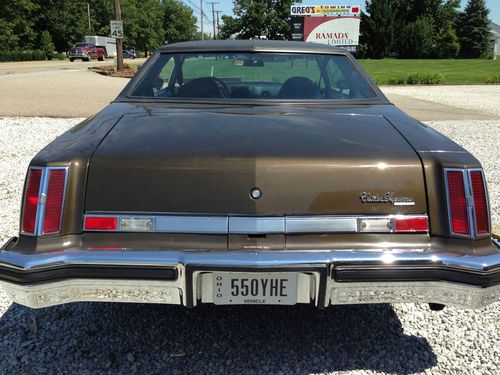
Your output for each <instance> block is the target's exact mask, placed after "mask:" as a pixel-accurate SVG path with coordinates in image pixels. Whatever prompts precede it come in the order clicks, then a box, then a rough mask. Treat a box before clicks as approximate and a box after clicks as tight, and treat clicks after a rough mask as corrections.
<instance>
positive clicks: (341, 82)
mask: <svg viewBox="0 0 500 375" xmlns="http://www.w3.org/2000/svg"><path fill="white" fill-rule="evenodd" d="M327 70H328V78H330V86H331V88H332V89H333V90H335V91H337V92H339V93H342V94H343V95H345V96H349V95H350V94H351V88H350V86H351V85H350V84H349V80H348V79H347V77H346V76H345V75H344V72H343V71H342V70H341V69H340V66H339V64H338V63H337V61H335V59H329V62H328V65H327Z"/></svg>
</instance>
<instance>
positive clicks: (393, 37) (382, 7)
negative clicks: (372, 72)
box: [358, 0, 492, 58]
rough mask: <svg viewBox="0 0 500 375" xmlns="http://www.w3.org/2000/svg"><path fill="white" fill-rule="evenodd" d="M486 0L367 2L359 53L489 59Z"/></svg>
mask: <svg viewBox="0 0 500 375" xmlns="http://www.w3.org/2000/svg"><path fill="white" fill-rule="evenodd" d="M488 13H489V10H488V8H487V7H486V4H485V1H484V0H469V1H468V2H467V5H466V6H465V8H464V10H463V11H460V0H445V1H443V0H418V1H415V0H367V1H366V13H363V14H362V16H361V17H362V18H361V29H360V31H361V36H360V46H359V51H358V55H360V56H361V57H370V58H383V57H388V56H398V57H401V58H455V57H462V58H478V57H490V56H489V55H490V54H491V53H492V44H491V42H490V32H489V19H488Z"/></svg>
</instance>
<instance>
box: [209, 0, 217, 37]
mask: <svg viewBox="0 0 500 375" xmlns="http://www.w3.org/2000/svg"><path fill="white" fill-rule="evenodd" d="M207 4H210V5H212V26H213V29H214V39H217V32H216V31H215V4H219V2H218V1H207Z"/></svg>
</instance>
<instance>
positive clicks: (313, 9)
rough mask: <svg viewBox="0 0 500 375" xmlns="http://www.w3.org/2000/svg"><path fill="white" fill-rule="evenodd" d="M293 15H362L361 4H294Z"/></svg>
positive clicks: (292, 7) (291, 8) (291, 11)
mask: <svg viewBox="0 0 500 375" xmlns="http://www.w3.org/2000/svg"><path fill="white" fill-rule="evenodd" d="M290 13H291V15H292V16H344V17H345V16H358V17H359V16H360V15H361V8H360V6H359V5H297V4H296V5H292V6H291V7H290Z"/></svg>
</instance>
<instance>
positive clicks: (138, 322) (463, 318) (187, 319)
mask: <svg viewBox="0 0 500 375" xmlns="http://www.w3.org/2000/svg"><path fill="white" fill-rule="evenodd" d="M77 122H78V120H77V119H65V120H61V119H48V118H0V150H1V154H0V242H4V241H5V240H6V239H7V238H8V237H10V236H12V235H15V234H17V228H18V215H19V202H20V196H21V189H22V183H23V179H24V173H25V169H26V166H27V165H28V163H29V160H30V158H31V157H32V156H33V155H34V154H35V152H36V151H37V150H38V149H40V148H41V147H43V146H44V145H45V144H46V143H47V142H48V141H49V140H51V139H53V138H54V137H56V136H57V134H59V133H62V132H63V131H64V130H66V129H68V128H69V127H70V126H71V125H73V124H74V123H77ZM431 125H432V126H434V127H435V128H436V129H438V130H439V131H441V132H443V133H445V134H446V135H448V136H450V137H452V138H453V139H455V140H456V141H457V142H458V143H460V144H462V145H464V146H465V147H466V148H467V149H468V150H469V151H471V152H473V153H474V154H475V155H476V156H477V157H478V158H479V159H480V160H481V161H482V163H483V165H484V167H485V169H486V174H487V178H488V181H489V184H490V185H489V187H490V197H491V201H492V203H494V205H493V207H492V211H493V214H494V220H495V222H496V223H497V224H498V223H499V222H500V220H499V219H500V218H499V213H500V208H499V206H498V202H500V190H499V187H500V184H499V182H500V181H499V179H500V165H499V164H498V163H499V160H500V154H499V150H498V146H497V142H498V139H500V121H498V122H491V121H490V122H485V121H476V122H467V123H461V124H460V123H456V122H453V123H451V122H439V123H437V122H436V123H432V124H431ZM465 126H466V128H465ZM41 134H42V135H41ZM499 308H500V303H496V304H494V305H491V306H489V307H487V308H484V309H481V310H460V309H455V308H447V309H445V310H444V311H441V312H431V311H430V310H429V309H428V307H427V305H424V304H400V305H388V304H384V305H372V306H362V305H360V306H338V307H332V308H328V309H326V310H315V309H313V308H311V307H309V306H296V307H292V308H288V307H287V308H278V307H254V308H242V307H224V308H220V307H214V306H209V305H207V306H201V307H199V308H196V309H194V310H186V309H184V308H180V307H176V306H161V305H138V304H97V303H94V304H91V303H79V304H68V305H64V306H57V307H52V308H45V309H40V310H30V309H28V308H25V307H22V306H19V305H12V304H11V302H10V301H9V299H8V298H7V297H6V296H5V294H4V293H3V292H0V373H26V374H29V373H61V374H62V373H71V374H73V373H88V374H94V373H113V374H118V373H148V374H149V373H152V374H160V373H166V372H168V373H174V374H175V373H208V372H217V373H283V374H288V373H300V374H305V373H332V372H341V373H353V374H372V373H401V374H409V373H426V374H431V373H446V374H492V375H493V374H494V375H498V374H499V373H500V361H499V358H500V335H499V332H500V319H499V313H498V311H499Z"/></svg>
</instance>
